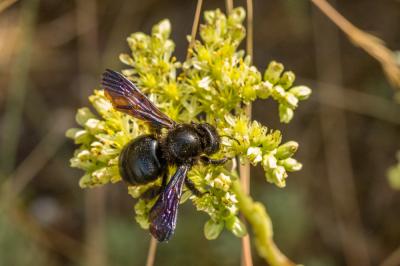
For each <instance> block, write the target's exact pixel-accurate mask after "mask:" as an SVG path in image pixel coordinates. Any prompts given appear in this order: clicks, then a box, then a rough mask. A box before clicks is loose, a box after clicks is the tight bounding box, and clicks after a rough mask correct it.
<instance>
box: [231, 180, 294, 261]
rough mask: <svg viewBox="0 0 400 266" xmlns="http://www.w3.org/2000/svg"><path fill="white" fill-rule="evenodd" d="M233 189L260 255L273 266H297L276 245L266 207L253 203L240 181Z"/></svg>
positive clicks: (234, 183) (235, 183) (235, 182)
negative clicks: (251, 230)
mask: <svg viewBox="0 0 400 266" xmlns="http://www.w3.org/2000/svg"><path fill="white" fill-rule="evenodd" d="M232 187H233V191H234V192H235V194H236V197H237V199H238V201H239V210H240V212H241V213H242V214H243V215H244V217H245V218H246V220H247V221H248V222H249V223H250V225H251V227H252V229H253V232H254V237H255V239H254V240H255V244H256V248H257V251H258V254H259V255H260V256H261V257H262V258H264V259H265V261H266V262H267V263H269V264H270V265H271V266H294V265H296V264H295V263H293V262H292V261H291V260H289V259H288V258H287V257H286V256H285V255H284V254H282V252H281V251H280V250H279V249H278V247H277V246H276V245H275V243H274V241H273V230H272V222H271V219H270V217H269V215H268V213H267V211H266V210H265V207H264V206H263V205H262V204H261V203H259V202H255V201H253V199H252V198H251V197H250V196H249V195H248V194H247V193H246V192H245V191H244V188H243V187H242V186H241V184H240V182H239V181H238V180H236V181H234V182H233V184H232Z"/></svg>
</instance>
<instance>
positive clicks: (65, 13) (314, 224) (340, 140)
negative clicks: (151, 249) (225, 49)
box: [0, 0, 400, 266]
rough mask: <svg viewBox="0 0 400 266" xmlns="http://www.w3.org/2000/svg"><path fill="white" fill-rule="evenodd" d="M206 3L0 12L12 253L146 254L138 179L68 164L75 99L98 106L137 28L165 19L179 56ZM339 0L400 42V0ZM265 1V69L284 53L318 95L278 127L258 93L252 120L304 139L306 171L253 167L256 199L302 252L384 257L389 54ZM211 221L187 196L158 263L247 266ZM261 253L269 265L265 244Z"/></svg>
mask: <svg viewBox="0 0 400 266" xmlns="http://www.w3.org/2000/svg"><path fill="white" fill-rule="evenodd" d="M3 2H9V0H5V1H4V0H3V1H0V7H1V5H2V4H4V3H3ZM330 2H331V3H334V2H333V1H330ZM234 4H235V6H239V5H241V6H245V2H244V1H234ZM195 6H196V1H188V0H186V1H185V0H171V1H161V0H148V1H143V0H142V1H138V0H112V1H111V0H76V1H65V0H20V1H16V2H15V3H13V4H12V5H11V6H10V7H9V8H7V9H6V10H3V11H2V12H1V13H0V112H1V113H0V132H1V133H0V137H1V139H0V166H1V168H0V181H1V182H2V184H3V185H2V187H1V188H2V190H1V191H2V193H1V195H0V202H1V203H0V204H2V208H1V210H0V212H1V213H0V265H17V266H20V265H21V266H24V265H96V266H105V265H113V266H114V265H115V266H119V265H121V266H122V265H144V263H145V260H146V253H147V248H148V242H149V234H148V233H147V232H146V231H143V230H141V229H140V228H139V226H138V225H137V224H136V222H135V221H134V219H133V217H134V216H133V214H134V212H133V203H134V202H133V200H132V199H131V198H130V197H129V196H128V194H127V192H126V188H125V187H124V186H123V185H122V184H117V185H109V186H106V187H105V188H103V189H95V190H91V191H83V190H81V189H80V188H79V186H78V180H79V177H80V176H81V175H82V172H81V171H79V170H76V169H71V168H70V167H69V158H70V157H71V155H72V153H73V150H74V148H75V146H74V144H73V143H72V141H70V140H67V139H66V138H65V137H64V131H65V130H66V129H67V128H68V127H71V126H74V125H75V123H74V121H73V119H74V115H75V112H76V109H77V108H78V107H81V106H88V105H89V103H88V100H87V97H88V96H89V95H90V93H91V91H92V90H93V89H94V88H96V87H97V86H98V83H99V76H100V74H101V72H102V71H103V69H104V68H106V67H107V68H113V69H117V70H118V69H121V68H122V67H123V66H122V64H121V63H120V62H119V60H118V55H119V53H121V52H128V46H127V44H126V41H125V40H126V37H127V36H128V35H129V34H130V33H132V32H136V31H143V32H146V33H148V32H149V31H150V29H151V26H152V25H153V24H155V23H156V22H158V21H160V20H161V19H163V18H169V19H170V20H171V23H172V27H173V33H172V38H173V40H174V41H175V42H176V55H177V57H178V58H179V59H180V60H183V59H184V56H185V53H186V48H187V41H186V35H188V34H190V30H191V26H192V21H193V15H194V11H195ZM335 7H336V8H337V9H338V10H339V11H340V12H341V13H342V14H343V15H344V16H345V17H346V18H348V19H349V20H350V21H352V22H353V23H354V24H355V25H358V26H359V27H360V28H362V29H364V30H366V31H368V32H370V33H372V34H374V35H376V36H378V37H380V38H382V39H383V40H385V42H386V44H387V46H388V47H389V48H390V49H392V50H396V49H400V28H399V25H400V1H398V0H380V1H376V0H350V1H349V0H347V1H346V0H340V1H336V3H335ZM215 8H220V9H222V10H225V1H223V0H219V1H212V0H205V1H204V5H203V10H207V9H215ZM254 8H255V10H254V63H255V65H256V66H257V67H259V68H260V69H264V68H265V67H266V65H267V64H268V62H269V61H271V60H277V61H280V62H282V63H283V64H284V65H285V66H286V68H287V69H290V70H293V71H294V72H295V73H296V74H297V84H305V85H308V86H310V87H311V88H312V89H313V95H312V97H311V98H310V100H309V101H306V102H302V103H301V105H300V107H299V108H298V110H297V112H296V113H295V117H294V119H293V122H292V123H290V124H289V125H283V124H280V123H279V121H278V113H277V105H276V103H275V102H273V101H270V100H268V101H259V102H256V103H255V105H254V108H253V109H254V118H255V119H257V120H259V121H261V122H262V123H264V124H265V125H267V126H269V127H271V128H275V129H280V130H282V131H283V134H284V138H285V140H291V139H293V140H297V141H298V142H299V143H300V149H299V151H298V154H297V158H298V159H299V160H300V161H301V162H302V163H303V164H304V168H303V170H302V171H301V172H299V173H294V174H291V175H290V176H289V179H288V185H287V187H286V188H285V189H277V188H275V187H274V186H272V185H270V184H267V183H266V182H265V180H264V177H263V173H262V170H261V169H260V168H254V169H252V179H251V185H252V186H251V191H252V195H253V196H254V198H255V199H257V200H259V201H261V202H263V203H264V204H266V206H267V208H268V210H269V213H270V215H271V218H272V220H273V223H274V229H275V230H274V231H275V240H276V242H277V244H278V246H279V247H280V248H281V249H282V250H283V252H284V253H285V254H286V255H287V256H288V257H290V258H291V259H293V260H294V261H295V262H297V263H302V264H305V265H310V266H319V265H321V266H322V265H327V266H333V265H357V266H359V265H379V264H381V263H382V262H384V261H385V260H387V259H388V257H389V256H390V254H392V252H393V251H395V250H396V249H398V248H399V246H400V194H399V192H396V191H394V190H393V189H391V188H390V187H389V185H388V183H387V180H386V176H385V173H386V170H387V168H388V167H389V166H390V165H392V164H394V163H395V152H396V150H398V149H400V138H399V133H400V127H399V124H400V107H399V105H396V104H395V103H394V102H393V93H394V89H393V88H391V87H390V85H389V83H388V82H387V80H386V78H385V76H384V74H383V72H382V70H381V67H380V65H379V63H377V62H376V61H375V60H374V59H372V58H371V57H370V56H369V55H367V54H366V53H365V52H364V51H362V50H360V49H359V48H357V47H355V46H353V45H352V44H351V43H350V42H349V40H348V39H347V38H346V37H345V35H343V34H342V33H341V32H339V31H338V30H337V28H336V27H335V26H334V25H333V24H332V23H331V22H330V21H329V20H328V19H327V18H326V17H325V16H324V15H322V14H321V12H320V11H319V10H317V9H316V8H315V7H314V6H312V4H311V3H310V1H307V0H281V1H272V0H255V1H254ZM243 48H244V46H243ZM206 220H207V216H206V215H205V214H204V213H198V212H196V211H195V210H194V208H193V207H192V206H191V205H190V204H185V205H184V206H182V208H181V211H180V214H179V220H178V227H177V231H176V235H175V237H174V238H173V240H172V241H170V243H168V244H162V245H159V248H158V252H157V256H156V265H239V262H240V240H239V239H237V238H235V237H234V236H232V235H231V234H230V233H228V232H224V233H223V234H222V235H221V236H220V238H219V239H218V240H215V241H207V240H205V238H204V236H203V224H204V222H205V221H206ZM253 248H254V247H253ZM253 257H254V264H255V265H264V262H263V261H262V260H261V259H260V258H259V257H258V256H257V255H256V251H255V250H253ZM393 258H394V259H393ZM383 265H386V266H388V265H400V260H396V257H395V256H394V257H392V259H391V260H389V261H386V264H383Z"/></svg>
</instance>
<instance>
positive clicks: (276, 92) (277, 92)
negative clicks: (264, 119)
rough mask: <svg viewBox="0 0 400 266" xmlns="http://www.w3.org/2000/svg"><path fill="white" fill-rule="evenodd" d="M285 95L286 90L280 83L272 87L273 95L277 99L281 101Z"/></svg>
mask: <svg viewBox="0 0 400 266" xmlns="http://www.w3.org/2000/svg"><path fill="white" fill-rule="evenodd" d="M285 95H286V91H285V89H284V88H282V86H280V85H276V86H275V87H274V88H273V89H272V97H274V99H275V100H278V101H280V100H281V99H283V98H284V97H285Z"/></svg>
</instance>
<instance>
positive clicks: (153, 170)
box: [119, 135, 166, 185]
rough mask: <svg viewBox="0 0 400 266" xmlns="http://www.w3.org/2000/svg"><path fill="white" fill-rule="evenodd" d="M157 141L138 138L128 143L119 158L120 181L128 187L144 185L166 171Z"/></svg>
mask: <svg viewBox="0 0 400 266" xmlns="http://www.w3.org/2000/svg"><path fill="white" fill-rule="evenodd" d="M160 155H161V151H160V149H159V146H158V141H157V139H156V138H155V137H154V136H152V135H143V136H140V137H138V138H136V139H134V140H133V141H131V142H130V143H128V144H127V145H126V146H125V147H124V149H123V150H122V152H121V155H120V157H119V169H120V175H121V177H122V179H123V180H124V181H125V182H127V183H129V184H130V185H139V184H146V183H149V182H151V181H154V180H156V179H157V178H158V177H159V176H160V175H161V174H162V173H163V172H164V171H165V169H166V162H165V160H164V159H163V158H162V156H160Z"/></svg>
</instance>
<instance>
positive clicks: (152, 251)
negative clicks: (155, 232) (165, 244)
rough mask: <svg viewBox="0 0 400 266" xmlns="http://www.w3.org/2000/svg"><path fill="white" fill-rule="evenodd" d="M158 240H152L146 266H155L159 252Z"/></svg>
mask: <svg viewBox="0 0 400 266" xmlns="http://www.w3.org/2000/svg"><path fill="white" fill-rule="evenodd" d="M157 243H158V242H157V240H156V239H155V238H154V237H151V239H150V245H149V252H148V253H147V261H146V266H153V265H154V261H155V258H156V252H157Z"/></svg>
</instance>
